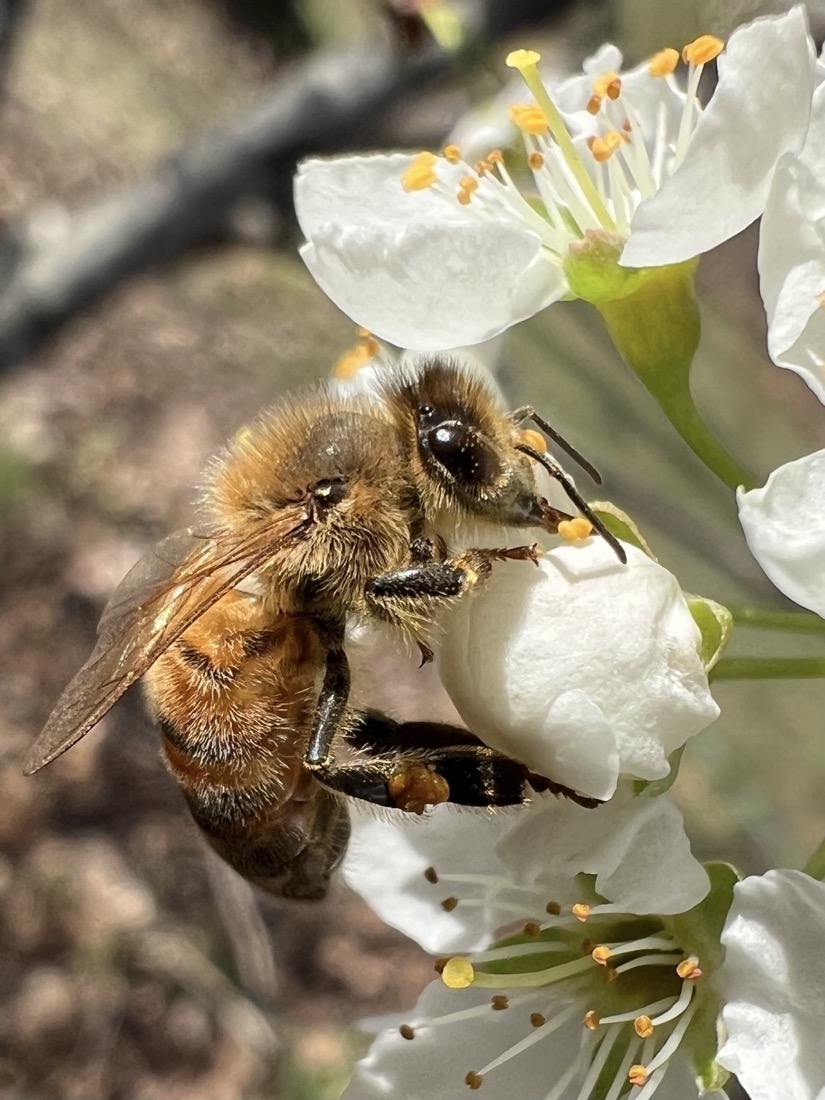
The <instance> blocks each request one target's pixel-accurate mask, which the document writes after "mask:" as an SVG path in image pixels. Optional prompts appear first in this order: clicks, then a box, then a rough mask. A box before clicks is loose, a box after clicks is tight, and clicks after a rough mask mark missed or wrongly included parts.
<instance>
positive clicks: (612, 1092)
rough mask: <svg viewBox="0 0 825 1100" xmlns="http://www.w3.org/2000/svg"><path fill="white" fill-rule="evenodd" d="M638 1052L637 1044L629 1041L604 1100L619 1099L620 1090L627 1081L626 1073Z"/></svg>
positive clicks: (622, 1089)
mask: <svg viewBox="0 0 825 1100" xmlns="http://www.w3.org/2000/svg"><path fill="white" fill-rule="evenodd" d="M638 1052H639V1044H638V1043H631V1044H630V1046H629V1047H628V1048H627V1053H626V1054H625V1056H624V1058H623V1059H622V1064H621V1065H620V1066H619V1068H618V1070H617V1071H616V1076H615V1077H614V1078H613V1084H612V1085H611V1086H610V1089H609V1090H608V1092H607V1095H606V1096H605V1098H604V1100H619V1097H620V1096H621V1094H622V1092H623V1091H624V1087H625V1084H626V1082H627V1075H628V1072H629V1070H630V1067H631V1066H632V1065H633V1059H634V1058H635V1057H636V1056H637V1054H638Z"/></svg>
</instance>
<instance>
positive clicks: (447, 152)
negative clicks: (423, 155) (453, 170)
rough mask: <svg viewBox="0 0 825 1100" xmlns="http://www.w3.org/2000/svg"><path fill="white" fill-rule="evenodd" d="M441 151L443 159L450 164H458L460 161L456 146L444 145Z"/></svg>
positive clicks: (458, 150) (459, 152) (459, 153)
mask: <svg viewBox="0 0 825 1100" xmlns="http://www.w3.org/2000/svg"><path fill="white" fill-rule="evenodd" d="M441 151H442V153H443V154H444V159H445V160H448V161H449V162H450V164H458V162H459V161H460V160H461V150H460V149H459V147H458V146H457V145H445V146H444V148H443V149H442V150H441Z"/></svg>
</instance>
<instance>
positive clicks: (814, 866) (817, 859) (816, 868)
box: [802, 840, 825, 882]
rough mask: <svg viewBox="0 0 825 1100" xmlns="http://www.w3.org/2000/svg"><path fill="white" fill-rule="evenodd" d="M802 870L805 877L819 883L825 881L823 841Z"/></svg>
mask: <svg viewBox="0 0 825 1100" xmlns="http://www.w3.org/2000/svg"><path fill="white" fill-rule="evenodd" d="M802 870H803V871H804V872H805V874H806V875H810V876H811V878H815V879H819V881H820V882H821V881H822V880H823V879H825V840H823V841H822V843H821V844H820V845H819V847H818V848H817V849H816V851H815V852H814V853H813V855H812V856H811V857H810V859H809V860H808V862H807V863H806V864H805V866H804V867H803V868H802Z"/></svg>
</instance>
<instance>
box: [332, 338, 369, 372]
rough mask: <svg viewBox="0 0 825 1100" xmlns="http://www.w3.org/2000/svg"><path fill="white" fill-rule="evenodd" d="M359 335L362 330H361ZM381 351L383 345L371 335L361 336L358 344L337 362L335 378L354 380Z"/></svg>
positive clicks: (333, 370) (334, 370)
mask: <svg viewBox="0 0 825 1100" xmlns="http://www.w3.org/2000/svg"><path fill="white" fill-rule="evenodd" d="M358 331H359V335H360V333H361V332H362V331H366V330H362V329H359V330H358ZM380 350H381V345H380V344H379V343H378V341H377V340H376V339H375V337H374V336H371V335H370V334H369V333H366V335H364V336H361V338H360V340H359V341H358V343H357V344H353V346H352V347H351V348H349V350H348V351H345V352H344V354H343V355H342V356H341V358H340V359H339V360H338V361H337V363H336V364H335V366H334V367H333V368H332V376H333V378H352V377H353V375H354V374H355V373H356V372H357V371H359V370H360V369H361V367H363V366H366V364H367V363H369V362H370V360H371V359H374V358H375V356H376V355H378V353H379V351H380Z"/></svg>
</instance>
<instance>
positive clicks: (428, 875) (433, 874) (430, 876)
mask: <svg viewBox="0 0 825 1100" xmlns="http://www.w3.org/2000/svg"><path fill="white" fill-rule="evenodd" d="M424 878H425V879H426V880H427V882H430V883H432V884H433V886H435V884H436V883H437V882H438V871H436V869H435V867H428V868H427V870H426V871H425V872H424Z"/></svg>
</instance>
